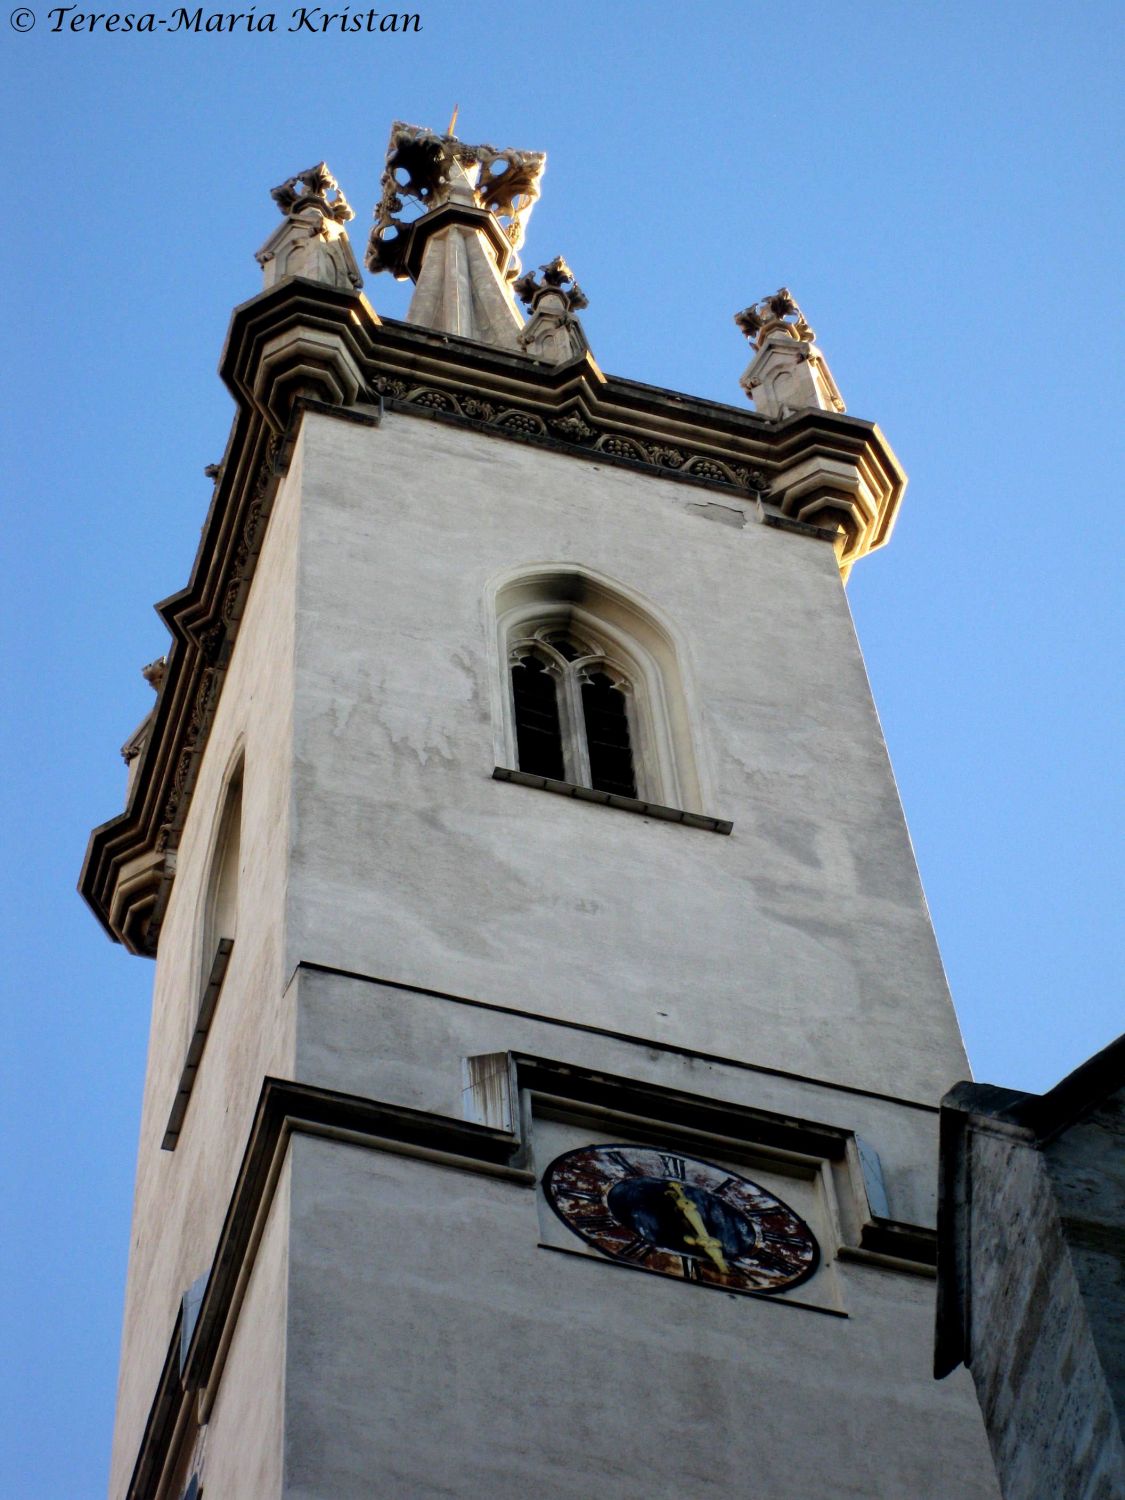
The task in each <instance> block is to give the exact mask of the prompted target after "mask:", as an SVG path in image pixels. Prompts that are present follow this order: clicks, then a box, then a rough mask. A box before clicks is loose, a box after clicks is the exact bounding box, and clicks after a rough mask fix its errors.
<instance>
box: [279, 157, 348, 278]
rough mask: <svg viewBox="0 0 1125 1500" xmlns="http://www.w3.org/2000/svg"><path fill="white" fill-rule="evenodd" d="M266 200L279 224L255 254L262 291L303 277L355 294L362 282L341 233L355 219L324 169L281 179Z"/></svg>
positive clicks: (337, 187) (338, 187)
mask: <svg viewBox="0 0 1125 1500" xmlns="http://www.w3.org/2000/svg"><path fill="white" fill-rule="evenodd" d="M270 197H271V198H272V199H273V201H274V202H275V203H276V204H277V206H278V208H279V209H280V210H281V212H282V214H283V215H284V220H283V222H282V223H281V224H280V225H279V226H278V227H277V228H276V229H275V230H274V232H273V234H271V235H270V237H269V239H268V240H267V241H266V243H265V244H264V245H263V246H262V248H261V249H260V250H259V251H258V252H257V257H256V258H257V261H258V264H259V265H260V266H261V268H262V283H263V286H265V287H271V286H273V285H274V283H275V282H277V281H281V280H282V278H283V277H286V276H303V277H305V278H306V279H307V280H309V281H322V282H324V283H325V284H326V285H327V286H335V287H342V288H343V289H344V290H345V291H358V290H359V288H360V287H361V286H362V285H363V282H362V278H361V277H360V274H359V267H358V266H357V265H356V263H355V256H354V255H353V254H352V247H351V245H350V244H349V243H348V236H347V234H346V233H345V230H344V225H345V224H346V223H347V222H348V220H349V219H354V218H355V214H354V213H353V212H352V210H351V207H350V205H349V204H348V200H347V199H346V198H345V197H344V195H343V193H342V192H341V191H340V185H339V183H338V182H337V181H336V179H335V177H333V175H332V173H331V172H330V171H329V170H328V168H327V166H326V165H325V163H324V162H318V163H317V165H316V166H315V167H309V169H308V170H307V171H305V172H298V173H297V175H296V177H289V178H286V180H285V181H284V182H283V183H281V185H280V186H279V187H275V188H272V189H271V190H270Z"/></svg>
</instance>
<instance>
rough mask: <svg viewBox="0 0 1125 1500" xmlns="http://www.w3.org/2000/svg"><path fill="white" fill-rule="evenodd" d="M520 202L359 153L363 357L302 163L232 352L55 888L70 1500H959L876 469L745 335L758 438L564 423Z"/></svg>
mask: <svg viewBox="0 0 1125 1500" xmlns="http://www.w3.org/2000/svg"><path fill="white" fill-rule="evenodd" d="M543 166H544V158H543V157H542V156H541V155H539V154H537V153H534V152H527V151H515V150H498V149H495V148H493V147H491V146H469V145H466V144H465V143H464V142H462V141H460V140H458V139H456V138H455V137H453V136H452V135H437V134H435V133H433V132H431V131H429V130H424V129H419V128H416V127H413V126H407V125H404V124H401V123H396V124H395V125H394V127H393V129H392V133H391V140H390V146H389V149H388V157H387V169H386V174H385V176H384V179H383V196H382V200H381V202H380V204H379V206H378V208H377V210H376V224H375V228H374V231H373V233H372V236H371V241H370V245H369V248H368V252H367V265H368V267H369V268H370V269H371V270H372V271H374V272H379V271H387V272H390V273H391V274H392V275H394V276H396V277H399V278H404V277H409V278H411V279H412V280H413V281H414V283H415V291H414V295H413V301H412V302H411V305H410V310H409V313H408V315H407V317H406V319H405V320H404V321H397V320H391V319H384V318H381V317H380V316H378V314H377V313H376V312H375V310H374V309H373V308H372V306H371V304H370V303H369V302H368V301H367V299H366V297H365V296H364V294H363V292H362V291H361V289H360V287H361V280H360V273H359V270H358V267H357V264H356V260H355V258H354V255H353V252H352V249H351V248H350V245H349V240H348V236H347V232H346V228H345V226H346V224H347V223H348V221H349V220H350V219H351V218H352V213H351V210H350V209H349V207H348V205H347V203H346V201H345V199H344V197H343V195H342V194H341V192H340V191H339V189H338V188H337V186H336V183H335V181H334V180H333V178H332V176H331V174H330V173H329V171H328V169H327V168H326V167H325V166H324V165H323V164H321V165H320V166H317V167H315V168H313V169H312V170H310V171H307V172H304V173H302V174H301V175H300V176H299V177H296V178H293V179H291V180H290V181H288V182H286V183H285V184H283V185H282V186H281V187H279V188H277V189H275V190H274V194H273V197H274V199H275V200H276V203H277V207H278V209H279V210H280V212H281V220H280V223H279V224H278V225H277V228H276V231H275V233H274V234H273V235H272V236H271V238H270V239H269V240H268V241H267V242H266V244H265V246H264V247H263V248H262V250H261V251H260V252H259V254H258V260H259V262H260V263H261V267H262V274H263V279H264V286H263V289H262V290H261V291H260V293H259V294H258V295H257V296H254V297H253V298H252V299H251V300H250V301H248V302H246V303H244V304H243V305H242V306H240V307H239V308H238V309H236V311H235V313H234V315H233V319H232V322H231V326H230V331H229V335H228V338H227V343H226V347H225V349H224V352H223V356H222V362H221V373H222V377H223V379H224V381H225V382H226V384H227V386H228V388H229V389H230V391H231V394H232V395H233V397H234V400H235V404H236V415H235V417H234V422H233V425H232V428H231V433H230V438H229V441H228V443H227V448H226V452H225V454H224V456H223V459H222V462H221V463H220V464H219V465H217V466H216V469H215V470H214V474H213V477H214V481H215V490H214V498H213V501H212V504H211V509H210V511H209V513H208V516H207V520H206V523H205V525H204V528H203V532H202V537H201V541H200V548H199V553H198V556H197V557H196V560H195V564H194V566H193V569H192V572H191V576H190V581H189V582H188V584H187V586H186V587H185V588H184V589H183V590H182V591H181V592H179V593H177V594H175V595H173V596H172V597H171V598H169V599H167V600H165V601H164V602H163V603H162V604H161V605H160V606H159V610H160V613H161V615H162V617H163V619H164V621H165V623H166V624H167V626H168V629H169V632H170V634H171V636H172V644H171V647H170V649H169V651H168V654H167V657H166V658H165V659H162V660H161V661H160V662H157V663H154V664H153V665H152V666H151V667H149V668H147V669H146V675H147V676H148V677H149V680H150V682H152V684H153V686H154V687H155V688H156V690H157V691H156V701H155V705H154V708H153V711H152V713H151V715H150V716H149V717H148V719H146V721H145V722H144V723H143V724H142V725H141V726H140V728H139V729H138V730H137V731H136V733H135V734H134V735H133V737H132V738H131V739H130V741H129V742H128V744H127V745H126V747H125V753H126V758H127V759H128V761H129V789H128V795H127V806H126V810H125V811H124V813H122V814H121V815H120V816H118V817H116V818H114V819H113V820H111V821H110V822H108V823H106V824H103V825H102V826H101V827H100V828H98V829H96V830H95V831H94V833H93V835H92V836H91V840H90V845H89V850H88V853H87V858H86V863H85V866H84V869H83V874H82V882H81V889H82V892H83V894H84V895H85V897H86V899H87V900H88V901H89V903H90V905H91V906H92V908H93V910H94V911H95V913H96V914H97V916H98V917H99V919H100V920H101V922H102V924H103V925H104V927H105V928H106V930H107V931H108V932H109V933H110V934H111V936H112V937H113V938H115V939H116V940H118V941H119V942H122V943H123V944H125V946H126V947H127V948H128V949H129V950H130V951H131V952H134V953H138V954H145V955H148V956H150V957H153V958H154V959H155V961H156V964H155V986H154V998H153V1014H152V1030H151V1042H150V1050H149V1059H148V1071H147V1078H146V1083H145V1095H144V1109H143V1120H142V1126H141V1139H140V1148H139V1161H138V1169H137V1185H136V1199H135V1207H134V1221H133V1234H132V1240H131V1254H130V1264H129V1280H128V1290H127V1299H126V1312H125V1326H124V1335H123V1346H122V1359H121V1375H120V1385H119V1393H118V1411H117V1427H116V1434H115V1442H114V1452H113V1462H112V1479H111V1494H112V1496H113V1497H114V1500H124V1497H129V1500H181V1497H183V1496H192V1497H196V1496H199V1495H200V1494H203V1495H205V1496H206V1500H273V1497H277V1500H281V1497H284V1500H371V1497H379V1500H437V1497H439V1496H440V1497H450V1496H453V1497H463V1500H475V1497H478V1496H485V1495H487V1496H489V1497H495V1500H528V1497H532V1496H534V1497H537V1500H587V1497H589V1496H591V1495H599V1496H604V1497H606V1500H640V1497H651V1500H685V1497H689V1496H690V1497H693V1500H720V1497H722V1500H730V1497H732V1496H745V1497H748V1500H749V1497H760V1496H772V1495H786V1496H792V1497H795V1500H830V1497H831V1500H841V1497H854V1500H938V1497H939V1496H940V1497H943V1500H944V1497H948V1496H951V1495H954V1496H957V1497H958V1500H993V1497H995V1495H996V1489H995V1482H994V1480H993V1477H992V1470H991V1464H990V1461H989V1456H988V1448H987V1443H986V1441H985V1437H984V1433H983V1429H982V1425H981V1421H980V1417H979V1414H978V1411H977V1407H976V1403H975V1400H974V1397H973V1393H972V1388H971V1386H970V1385H969V1384H968V1382H967V1381H966V1380H965V1379H961V1380H960V1381H958V1380H953V1381H950V1382H946V1383H944V1384H942V1385H936V1384H934V1382H933V1380H932V1378H931V1373H930V1372H931V1362H932V1355H931V1348H932V1327H933V1301H934V1282H933V1266H934V1244H935V1235H934V1213H935V1204H934V1200H935V1188H936V1158H937V1152H936V1134H937V1120H938V1102H939V1100H940V1098H941V1096H942V1094H943V1093H944V1092H945V1090H946V1089H947V1088H949V1087H950V1085H951V1084H953V1083H954V1082H956V1081H957V1080H958V1079H960V1078H963V1077H964V1076H965V1075H966V1071H967V1068H966V1062H965V1057H964V1053H963V1051H962V1047H961V1042H960V1038H959V1035H958V1030H957V1026H956V1021H955V1018H954V1014H953V1009H952V1005H951V1003H950V998H949V995H948V992H947V989H946V985H945V980H944V977H943V973H942V968H941V963H940V960H939V957H938V952H937V948H936V945H935V941H934V935H933V932H932V930H931V926H930V922H929V918H928V915H927V911H926V907H925V903H924V900H923V896H922V892H921V888H920V885H919V881H918V876H917V872H916V869H915V866H914V861H913V856H912V853H911V848H910V843H909V839H908V836H907V832H906V827H905V824H904V821H903V817H902V812H901V809H900V806H899V802H898V797H897V794H896V790H895V785H894V781H893V779H892V775H891V769H890V766H889V764H888V761H887V756H886V752H885V748H884V745H883V741H882V737H881V735H880V731H879V725H878V722H877V720H876V716H875V711H874V707H873V704H872V701H871V695H870V691H869V688H868V684H867V680H866V676H865V673H864V668H863V662H862V660H861V657H860V653H859V649H858V646H857V644H856V640H855V635H854V633H853V630H852V625H851V620H850V617H849V613H848V607H847V603H846V601H845V595H844V589H843V581H844V579H845V578H846V575H847V573H848V571H849V570H850V568H851V567H852V566H853V565H854V564H855V563H856V562H857V561H858V560H859V559H861V558H862V557H864V556H865V555H866V553H868V552H869V551H871V550H873V549H874V548H877V547H879V546H881V545H882V544H883V543H884V542H886V540H887V539H888V537H889V535H890V532H891V528H892V526H893V524H894V519H895V515H896V512H897V509H898V506H899V503H900V501H901V498H902V493H903V489H904V485H905V479H904V476H903V473H902V470H901V469H900V467H899V465H898V462H897V460H896V459H895V456H894V454H893V453H892V451H891V449H890V447H889V446H888V444H887V442H886V439H885V438H884V437H883V435H882V433H881V432H880V431H879V429H878V427H876V426H874V425H873V424H872V423H870V422H867V421H862V420H858V419H856V418H855V417H852V416H848V415H846V414H845V411H844V404H843V401H842V400H841V398H840V394H839V392H838V390H837V389H836V386H835V384H834V382H833V380H832V376H831V374H830V372H829V370H828V367H827V364H826V362H825V360H824V357H823V355H822V354H821V352H820V350H819V348H818V346H817V344H816V342H815V338H814V335H813V332H812V329H811V328H810V327H809V325H808V323H807V322H806V321H805V319H804V317H803V316H802V315H801V312H800V310H799V308H798V307H797V305H796V303H795V302H794V300H793V298H792V297H791V296H790V294H789V293H788V292H787V291H784V290H783V291H781V292H778V293H777V294H776V295H774V296H772V297H768V298H766V300H765V301H763V302H760V303H758V304H756V305H754V306H753V307H750V308H748V309H747V310H746V311H745V312H744V313H741V314H740V315H739V317H738V319H737V321H738V323H739V326H740V328H741V329H742V331H743V332H744V333H745V335H746V336H747V337H748V339H749V341H750V343H751V345H752V359H751V362H750V365H749V368H748V369H747V371H746V373H745V375H744V377H743V382H742V383H743V386H744V388H745V390H746V392H747V394H748V395H749V396H750V397H751V399H752V401H753V404H754V409H753V410H751V409H750V407H749V406H748V405H746V404H742V405H737V406H736V405H730V406H728V405H723V404H719V403H716V402H713V401H705V400H699V399H696V398H695V397H692V396H690V395H685V394H682V393H679V392H674V391H668V390H663V389H657V388H654V387H652V386H648V385H644V384H641V383H638V382H636V381H632V380H628V379H623V378H619V377H616V376H611V375H606V374H603V372H602V370H601V369H600V368H599V366H598V364H597V362H596V360H595V358H594V355H593V353H592V351H591V348H590V346H589V344H588V342H587V338H586V334H585V332H584V330H583V327H582V323H581V322H580V318H579V314H580V313H581V311H582V310H583V308H584V307H585V305H586V299H585V297H584V296H583V294H582V292H581V289H580V288H579V285H578V283H577V282H576V281H575V279H574V275H573V274H572V272H571V269H570V268H569V266H568V265H567V264H566V262H565V261H564V260H562V259H561V258H556V259H553V260H547V261H546V263H545V264H543V265H542V266H541V267H540V269H539V270H538V271H528V272H526V273H524V274H521V269H522V268H521V267H520V266H519V263H518V261H517V253H518V251H519V249H520V246H521V242H522V240H523V237H524V233H525V229H526V226H527V220H528V217H529V214H530V212H531V209H532V207H533V205H534V203H535V200H536V198H537V196H538V194H539V186H540V178H541V174H542V171H543ZM546 248H547V249H548V250H550V251H551V252H552V253H553V251H554V250H555V249H556V248H560V247H553V246H552V247H546ZM544 259H545V257H544ZM578 269H579V271H581V268H580V267H579V268H578ZM521 305H522V308H523V309H524V310H521ZM963 1374H964V1372H962V1375H963Z"/></svg>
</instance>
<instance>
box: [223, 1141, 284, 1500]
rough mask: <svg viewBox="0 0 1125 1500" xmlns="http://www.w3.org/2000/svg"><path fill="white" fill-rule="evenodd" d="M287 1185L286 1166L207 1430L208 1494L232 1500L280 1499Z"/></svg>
mask: <svg viewBox="0 0 1125 1500" xmlns="http://www.w3.org/2000/svg"><path fill="white" fill-rule="evenodd" d="M290 1184H291V1174H290V1167H289V1162H288V1161H286V1163H285V1165H284V1166H283V1167H282V1170H281V1174H280V1176H279V1177H278V1182H277V1187H276V1189H275V1191H274V1197H273V1202H272V1204H271V1205H270V1210H269V1215H268V1217H267V1219H266V1227H265V1232H264V1233H263V1235H262V1239H261V1243H260V1244H259V1246H258V1253H257V1255H256V1256H255V1258H254V1269H253V1271H252V1272H251V1273H250V1281H249V1285H248V1286H247V1289H246V1297H245V1300H244V1301H243V1304H242V1309H241V1312H240V1314H239V1318H238V1322H237V1323H236V1324H235V1331H234V1336H233V1338H232V1339H231V1345H230V1350H229V1352H228V1354H227V1360H226V1365H225V1366H224V1369H223V1375H222V1379H221V1381H220V1382H219V1389H218V1395H217V1397H216V1399H215V1404H214V1406H213V1407H212V1409H211V1414H210V1419H209V1422H208V1424H207V1450H206V1464H207V1468H206V1474H207V1488H208V1490H209V1491H210V1492H211V1493H212V1494H216V1495H229V1496H231V1497H232V1500H234V1497H238V1496H243V1495H244V1496H246V1500H275V1497H280V1495H281V1492H282V1468H283V1463H284V1441H283V1440H284V1431H285V1368H286V1342H287V1330H288V1323H289V1223H290Z"/></svg>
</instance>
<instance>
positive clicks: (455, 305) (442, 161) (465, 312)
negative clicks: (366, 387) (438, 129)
mask: <svg viewBox="0 0 1125 1500" xmlns="http://www.w3.org/2000/svg"><path fill="white" fill-rule="evenodd" d="M456 119H457V108H456V107H455V108H454V111H453V117H452V119H451V121H450V130H449V131H448V132H446V134H445V135H438V134H436V133H435V132H434V131H432V130H428V129H426V128H425V127H424V126H420V125H407V124H404V123H403V121H401V120H396V121H395V123H394V125H393V126H392V127H391V136H390V141H389V143H388V146H387V164H386V170H385V171H384V173H383V195H382V198H381V199H380V201H379V204H378V206H377V207H376V209H375V225H374V228H373V229H372V231H371V238H370V240H369V242H368V247H367V265H368V267H369V268H370V269H371V270H372V271H390V273H391V274H392V275H393V276H395V277H396V278H398V279H399V280H403V279H405V278H406V277H407V276H409V277H410V278H411V279H412V280H413V281H414V283H415V285H416V288H417V289H416V291H415V293H414V296H413V298H412V300H411V303H410V309H409V311H408V313H407V315H406V318H407V322H409V323H419V324H422V325H424V326H425V327H428V328H436V329H439V330H440V331H442V332H445V333H456V334H460V335H461V336H462V337H463V338H470V339H476V340H477V341H478V342H479V343H483V344H495V345H499V346H501V347H503V348H508V349H512V350H518V349H519V348H520V342H519V335H520V331H521V329H522V327H523V319H522V317H521V316H520V312H519V309H518V308H517V306H516V302H515V298H514V297H513V295H512V290H511V282H512V281H513V280H514V279H515V278H516V276H518V274H519V269H520V266H519V260H518V258H517V255H516V252H517V250H518V249H519V247H520V245H521V244H522V243H523V237H524V233H525V228H526V224H527V219H528V215H529V214H530V212H531V208H532V205H533V204H534V203H535V201H536V199H537V198H538V197H539V179H540V177H541V176H542V174H543V168H544V165H545V163H546V157H545V156H544V155H543V153H542V152H541V151H515V150H512V149H510V148H504V149H499V148H497V147H495V146H488V145H481V146H470V145H466V144H465V142H463V141H459V140H458V139H457V137H456V136H455V135H453V134H452V127H453V125H454V124H455V123H456ZM412 210H413V215H412ZM419 210H420V212H419Z"/></svg>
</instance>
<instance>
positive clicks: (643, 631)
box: [489, 563, 708, 816]
mask: <svg viewBox="0 0 1125 1500" xmlns="http://www.w3.org/2000/svg"><path fill="white" fill-rule="evenodd" d="M489 596H490V603H491V613H492V617H493V620H494V624H495V632H496V633H495V636H494V640H495V642H496V647H497V648H498V652H497V657H496V658H494V659H495V660H496V666H497V668H498V671H497V672H496V674H495V676H494V678H493V684H494V687H493V692H494V695H495V696H494V708H495V726H496V766H497V772H496V774H497V775H498V776H500V777H501V779H503V778H504V777H505V776H506V774H507V772H506V771H505V770H504V768H508V770H509V771H510V773H511V774H512V775H518V776H521V777H522V776H532V777H542V778H543V781H544V782H552V783H558V784H559V785H560V789H561V788H565V787H566V786H572V787H574V788H575V789H576V790H577V791H579V792H583V791H589V792H590V793H591V795H592V796H594V797H596V798H597V799H599V800H601V799H603V798H612V799H614V800H615V801H617V802H619V803H620V804H622V805H624V804H626V803H634V804H644V805H645V806H648V807H652V808H658V809H662V810H663V811H664V812H667V811H668V810H671V809H680V810H681V811H682V813H683V814H684V815H685V816H687V815H690V816H696V815H700V816H703V809H704V806H705V805H706V802H707V800H708V795H707V791H706V788H705V786H704V783H703V779H702V778H703V767H702V764H701V761H700V758H699V755H698V751H697V747H696V736H697V733H698V720H699V715H698V711H697V710H696V708H695V706H694V698H693V692H692V687H691V683H690V681H689V678H688V675H687V671H686V661H685V648H684V646H683V645H682V643H681V642H680V640H679V637H678V633H677V632H676V631H675V628H674V626H673V625H672V624H671V622H670V621H668V620H667V619H666V618H665V617H664V616H663V615H662V614H661V613H660V611H659V610H658V609H657V608H656V607H655V606H654V605H652V604H651V603H650V602H649V601H648V600H647V599H645V598H644V597H643V596H642V595H640V594H638V593H637V592H635V591H634V590H632V589H630V588H629V587H628V586H627V585H625V584H623V583H620V582H618V581H616V580H614V579H611V578H608V577H606V576H604V575H602V574H599V573H596V572H594V571H593V570H592V569H589V568H586V567H583V566H581V565H579V564H575V563H532V564H529V565H527V566H525V567H522V568H519V569H515V570H513V571H512V572H510V573H507V574H503V575H501V576H500V577H499V578H497V579H496V580H494V582H493V583H492V584H491V585H490V588H489Z"/></svg>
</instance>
